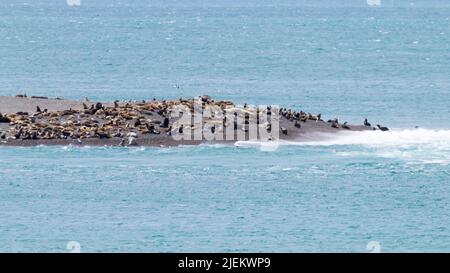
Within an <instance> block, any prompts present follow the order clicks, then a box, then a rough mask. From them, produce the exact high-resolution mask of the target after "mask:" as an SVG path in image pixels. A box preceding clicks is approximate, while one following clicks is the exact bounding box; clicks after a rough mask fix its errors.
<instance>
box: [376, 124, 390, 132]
mask: <svg viewBox="0 0 450 273" xmlns="http://www.w3.org/2000/svg"><path fill="white" fill-rule="evenodd" d="M377 127H378V129H380V130H381V131H383V132H386V131H389V128H388V127H383V126H380V124H377Z"/></svg>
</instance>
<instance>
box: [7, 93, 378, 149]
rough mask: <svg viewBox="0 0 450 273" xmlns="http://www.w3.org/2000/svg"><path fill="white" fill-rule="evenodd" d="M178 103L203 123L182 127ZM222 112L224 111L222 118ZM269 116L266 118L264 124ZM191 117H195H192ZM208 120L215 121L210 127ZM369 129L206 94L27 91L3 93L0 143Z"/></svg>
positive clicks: (297, 137) (106, 142)
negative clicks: (112, 97)
mask: <svg viewBox="0 0 450 273" xmlns="http://www.w3.org/2000/svg"><path fill="white" fill-rule="evenodd" d="M198 105H200V106H198ZM176 107H184V108H185V109H187V110H186V111H185V113H187V112H189V111H191V112H193V113H194V115H195V111H196V110H198V108H199V107H200V108H201V111H200V112H201V113H202V116H201V119H200V121H201V122H202V123H201V124H200V125H199V124H194V122H193V123H192V124H189V125H190V126H191V128H190V129H189V127H188V126H186V125H185V126H184V130H183V125H179V123H180V119H176V118H174V117H173V115H172V114H173V109H176ZM209 107H211V109H215V110H214V111H216V112H213V111H212V112H211V113H212V115H211V116H206V117H205V116H203V113H204V112H205V111H206V110H205V109H209ZM214 107H215V108H214ZM217 109H218V110H217ZM228 109H232V111H233V113H234V115H235V119H233V120H234V128H232V127H233V123H232V122H230V120H231V119H230V118H229V117H230V116H226V111H228ZM221 112H223V114H224V115H223V116H221V117H220V118H219V116H220V114H222V113H221ZM262 113H264V115H263V114H262ZM274 113H276V115H275V114H274ZM241 116H242V120H241V122H242V123H239V118H238V117H241ZM227 117H228V119H227ZM231 117H232V116H231ZM261 117H264V120H261V121H260V118H261ZM265 117H267V121H266V122H265V123H264V124H263V121H265ZM232 118H233V117H232ZM194 119H195V118H194ZM244 119H245V122H243V121H244ZM190 120H191V121H192V118H191V117H190ZM274 121H276V125H277V126H274V128H276V129H279V130H278V132H274V131H272V129H271V128H272V126H273V124H272V122H274ZM252 122H254V123H255V124H253V123H252ZM208 123H209V124H210V125H211V124H213V125H212V126H210V127H207V124H208ZM274 124H275V123H274ZM252 125H255V126H256V127H257V128H258V132H257V134H256V135H252V134H251V132H250V130H251V129H252V128H253V127H251V126H252ZM263 125H264V126H266V127H267V128H266V127H264V128H266V129H264V130H262V129H261V128H263ZM258 126H259V127H258ZM199 127H200V128H201V129H199ZM256 127H255V128H256ZM186 128H187V129H186ZM230 128H231V129H230ZM187 130H190V131H187ZM195 130H200V134H201V136H202V137H201V140H200V139H199V138H198V137H197V138H194V139H195V140H194V139H183V140H176V138H175V137H174V136H176V135H177V134H184V136H185V137H186V136H189V135H191V136H195V133H196V132H197V131H195ZM226 130H231V133H232V136H233V138H232V139H230V138H226V137H229V136H230V135H227V133H228V132H230V131H226ZM265 130H267V132H266V131H265ZM369 130H375V128H374V127H371V126H364V125H350V124H341V123H339V121H338V120H337V119H336V120H328V121H325V120H323V119H322V118H321V115H320V114H317V115H313V114H311V113H307V112H303V111H301V110H294V109H286V108H279V109H278V108H277V109H270V107H267V109H259V108H247V106H246V105H244V106H243V107H238V106H236V105H235V104H234V103H233V102H231V101H220V100H219V101H216V100H214V99H212V98H211V97H209V96H207V95H204V96H199V97H197V98H194V99H181V98H180V99H179V100H173V101H165V100H161V101H157V100H155V99H153V100H149V101H134V102H132V101H129V102H119V101H115V102H91V101H88V100H87V99H86V100H85V101H75V100H64V99H50V98H45V97H26V96H25V95H19V96H16V97H6V96H0V146H20V147H30V146H39V145H48V146H54V145H63V146H65V145H74V146H151V147H174V146H180V145H199V144H203V143H208V144H234V143H235V142H236V141H245V140H251V141H271V140H277V139H279V140H287V141H300V142H302V141H317V140H318V139H316V137H318V136H314V134H315V133H319V134H322V133H326V134H333V133H337V132H346V131H347V132H351V131H369ZM207 131H208V132H207ZM209 131H210V132H209ZM207 133H209V134H211V133H212V134H213V135H214V137H215V138H214V139H209V140H208V139H207V138H206V135H207ZM319 134H316V135H319ZM239 136H240V137H241V138H239ZM252 136H253V137H252ZM255 136H256V137H255ZM242 137H244V138H242Z"/></svg>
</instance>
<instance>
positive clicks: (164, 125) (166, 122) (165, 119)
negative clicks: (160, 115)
mask: <svg viewBox="0 0 450 273" xmlns="http://www.w3.org/2000/svg"><path fill="white" fill-rule="evenodd" d="M159 127H161V128H169V118H168V117H165V118H164V121H163V123H162V124H161V125H160V126H159Z"/></svg>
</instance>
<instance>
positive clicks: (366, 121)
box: [364, 119, 372, 127]
mask: <svg viewBox="0 0 450 273" xmlns="http://www.w3.org/2000/svg"><path fill="white" fill-rule="evenodd" d="M364 126H367V127H371V126H372V125H371V124H370V123H369V121H368V120H367V119H365V120H364Z"/></svg>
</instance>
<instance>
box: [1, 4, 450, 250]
mask: <svg viewBox="0 0 450 273" xmlns="http://www.w3.org/2000/svg"><path fill="white" fill-rule="evenodd" d="M30 2H32V3H28V4H27V5H25V4H24V1H13V0H6V1H2V3H0V38H1V42H0V45H1V47H0V56H1V59H2V61H1V62H2V65H0V95H15V94H17V93H21V92H22V93H23V92H26V93H28V94H29V95H42V96H50V97H56V96H59V97H64V98H71V99H82V98H84V97H86V96H88V97H90V98H91V99H92V100H102V101H108V100H113V99H149V98H153V97H156V98H178V97H180V96H183V97H193V96H195V95H199V94H204V93H206V94H210V95H211V96H213V97H218V98H220V99H230V100H233V101H236V102H240V103H244V102H248V103H252V104H256V105H258V104H278V105H282V106H286V107H293V108H297V109H304V110H306V111H311V112H313V113H319V112H321V113H322V115H323V116H325V117H330V118H332V117H334V116H339V118H340V119H341V120H348V121H349V122H350V123H358V124H360V123H361V122H362V120H363V119H364V118H365V117H367V118H369V120H370V121H371V122H372V123H373V124H376V123H380V124H382V125H386V126H389V127H391V128H392V129H393V130H392V131H391V132H389V133H382V132H362V133H351V134H339V135H336V136H333V137H331V136H327V137H326V138H325V139H324V140H322V141H314V142H307V143H299V142H289V143H280V145H279V147H278V149H274V150H273V151H265V150H264V149H261V147H260V144H259V143H237V144H236V145H206V144H205V145H200V146H182V147H170V148H111V147H73V146H64V147H62V146H55V147H47V146H39V147H33V148H14V147H0V166H1V168H0V204H1V205H0V251H7V252H10V251H11V252H15V251H20V252H37V251H49V252H67V251H68V250H67V249H66V246H67V243H68V242H69V241H76V242H79V243H80V246H81V251H82V252H98V251H100V252H128V251H138V252H178V251H187V252H192V251H201V252H204V251H230V252H231V251H243V252H247V251H252V252H253V251H256V252H258V251H267V252H303V251H305V252H310V251H314V252H328V251H332V252H341V251H350V252H366V251H367V249H366V246H367V243H368V242H370V241H376V242H379V243H380V245H381V251H382V252H397V251H398V252H410V251H431V252H434V251H446V252H448V251H450V228H449V227H450V220H449V219H450V218H449V217H448V211H449V208H450V194H449V192H450V184H449V181H450V125H449V123H448V120H449V119H450V110H449V109H450V107H449V106H450V96H449V90H450V79H449V77H448V75H450V66H449V65H448V63H449V60H450V51H449V50H448V45H449V44H450V41H449V35H450V22H449V20H450V19H449V18H450V6H449V4H448V3H447V2H446V1H415V5H414V6H412V5H410V2H411V1H392V2H390V1H384V2H383V1H382V3H388V2H389V4H382V6H381V7H378V8H373V7H369V6H367V5H366V4H365V1H342V4H336V3H334V4H333V5H332V6H331V5H330V3H329V2H331V1H329V2H327V1H287V0H282V1H279V2H278V4H277V5H274V4H273V3H271V2H269V1H248V2H246V3H245V4H242V3H240V1H239V2H238V1H231V2H230V1H212V2H211V3H210V4H208V5H207V6H205V4H204V3H203V4H202V3H201V2H200V1H193V2H190V3H189V4H186V3H185V4H183V3H180V2H172V1H151V3H150V4H144V3H141V2H144V1H126V2H127V3H126V4H125V3H119V1H103V0H97V1H95V0H92V1H87V0H86V1H82V5H81V6H80V7H69V6H67V5H66V4H65V1H50V0H38V1H30ZM416 126H419V129H414V127H416Z"/></svg>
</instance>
